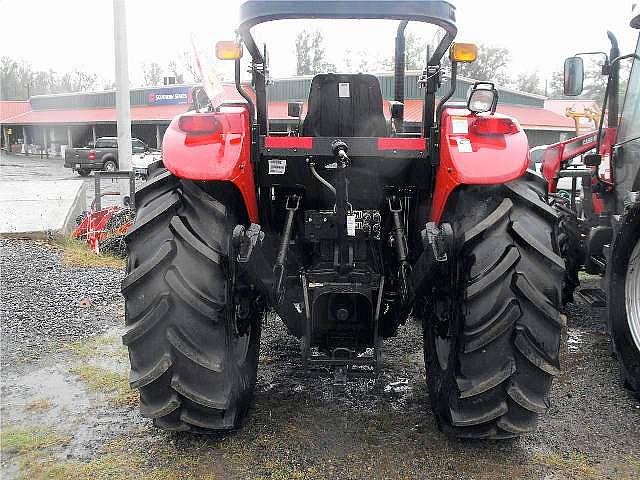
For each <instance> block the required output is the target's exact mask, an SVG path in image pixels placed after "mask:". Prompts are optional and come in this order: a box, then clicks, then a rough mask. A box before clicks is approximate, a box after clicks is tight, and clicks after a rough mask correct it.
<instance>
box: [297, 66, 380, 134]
mask: <svg viewBox="0 0 640 480" xmlns="http://www.w3.org/2000/svg"><path fill="white" fill-rule="evenodd" d="M387 134H388V132H387V122H386V120H385V118H384V113H383V112H382V92H381V91H380V83H379V82H378V79H377V78H376V77H374V76H373V75H365V74H361V73H358V74H336V73H324V74H321V75H316V76H315V77H313V80H312V81H311V91H310V92H309V105H308V111H307V116H306V117H305V119H304V123H303V124H302V135H303V136H305V137H386V136H387Z"/></svg>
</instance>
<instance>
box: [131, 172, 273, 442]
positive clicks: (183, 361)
mask: <svg viewBox="0 0 640 480" xmlns="http://www.w3.org/2000/svg"><path fill="white" fill-rule="evenodd" d="M136 204H137V208H138V210H137V215H136V220H135V223H134V225H133V227H132V229H131V230H130V231H129V233H128V234H127V236H126V242H127V246H128V250H129V259H128V268H127V270H128V275H127V276H126V277H125V278H124V280H123V282H122V293H123V295H124V297H125V306H126V315H125V318H126V325H127V327H126V331H125V334H124V336H123V343H124V344H125V345H126V346H127V347H128V349H129V359H130V362H131V373H130V378H129V381H130V385H131V387H132V388H137V389H138V390H139V392H140V411H141V413H142V415H143V416H145V417H149V418H152V419H153V421H154V424H155V425H156V426H157V427H159V428H162V429H165V430H173V431H196V432H207V431H218V430H228V429H232V428H236V427H238V425H239V424H240V422H241V421H242V419H243V417H244V416H245V414H246V413H247V410H248V409H249V406H250V403H251V398H252V395H253V389H254V386H255V382H256V373H257V365H258V350H259V343H260V320H261V318H260V315H261V312H260V311H259V309H258V308H257V307H256V309H254V310H251V313H250V315H248V316H243V319H242V328H241V329H239V325H240V324H241V321H240V319H239V318H238V317H237V315H236V309H235V308H232V303H233V302H232V299H231V298H230V296H231V291H230V290H231V289H230V283H231V281H232V278H231V274H230V271H231V268H230V265H229V261H228V255H229V249H230V242H231V234H232V231H233V228H234V227H235V225H236V221H237V217H236V215H237V213H236V212H234V211H232V209H231V208H228V207H225V206H224V205H223V204H222V203H221V201H220V199H217V198H215V197H214V195H210V194H208V193H207V192H205V191H204V190H203V189H202V188H201V186H200V185H199V184H197V183H196V182H191V181H187V180H179V179H178V178H176V177H174V176H173V175H172V174H171V173H170V172H168V171H167V170H166V169H164V168H161V167H158V168H154V169H153V171H152V172H151V175H150V179H149V181H148V182H147V183H146V185H145V186H144V187H143V188H141V189H140V190H139V191H138V192H137V193H136ZM253 296H254V295H253V294H252V298H253ZM255 303H256V305H257V302H255Z"/></svg>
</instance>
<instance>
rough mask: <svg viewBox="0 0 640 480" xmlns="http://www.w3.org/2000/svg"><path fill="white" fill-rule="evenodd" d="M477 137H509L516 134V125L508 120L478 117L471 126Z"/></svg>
mask: <svg viewBox="0 0 640 480" xmlns="http://www.w3.org/2000/svg"><path fill="white" fill-rule="evenodd" d="M471 130H472V131H473V132H474V133H475V134H477V135H511V134H513V133H518V132H519V131H520V129H519V128H518V125H517V124H516V123H515V122H514V121H513V120H511V119H510V118H499V117H478V118H476V119H475V120H474V121H473V123H472V124H471Z"/></svg>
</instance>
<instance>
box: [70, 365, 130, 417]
mask: <svg viewBox="0 0 640 480" xmlns="http://www.w3.org/2000/svg"><path fill="white" fill-rule="evenodd" d="M71 373H73V374H74V375H77V376H78V377H80V380H82V382H84V383H85V385H87V387H88V388H89V390H92V391H94V392H101V393H104V394H106V395H107V396H108V400H109V403H111V404H112V405H114V406H117V407H124V406H129V407H133V406H135V405H137V403H138V392H137V391H136V390H132V389H131V388H130V387H129V380H128V378H127V376H126V375H123V374H122V373H118V372H114V371H111V370H107V369H106V368H102V367H97V366H95V365H81V366H78V367H75V368H72V369H71Z"/></svg>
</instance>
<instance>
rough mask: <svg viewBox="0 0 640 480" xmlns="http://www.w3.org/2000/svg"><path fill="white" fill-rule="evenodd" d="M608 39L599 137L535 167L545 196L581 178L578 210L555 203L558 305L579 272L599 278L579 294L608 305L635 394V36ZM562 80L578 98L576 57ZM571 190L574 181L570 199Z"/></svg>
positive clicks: (639, 325)
mask: <svg viewBox="0 0 640 480" xmlns="http://www.w3.org/2000/svg"><path fill="white" fill-rule="evenodd" d="M632 17H633V18H632V20H631V26H632V27H634V28H640V11H638V10H636V11H635V13H634V14H633V16H632ZM608 36H609V40H610V42H611V51H610V53H609V55H608V56H607V55H606V54H602V55H604V56H605V58H606V60H605V64H604V66H603V73H604V74H606V75H608V82H607V88H606V92H605V99H604V103H605V107H607V108H606V113H607V126H606V127H605V126H604V122H603V120H601V122H600V126H599V130H598V132H592V133H589V134H585V135H582V136H580V137H577V138H575V139H571V140H568V141H566V142H563V143H560V144H556V145H551V146H550V147H549V148H548V149H547V150H546V152H545V154H544V159H543V167H542V170H543V173H544V176H545V177H546V178H547V179H548V180H549V191H550V193H551V196H552V197H553V194H554V192H555V187H556V184H557V181H558V179H559V178H561V177H565V176H569V177H573V178H578V177H581V178H582V187H583V194H582V202H581V203H582V207H583V208H582V211H581V212H578V211H577V210H576V209H575V204H574V203H573V201H572V202H571V204H570V205H569V204H568V202H567V201H564V205H562V204H561V202H558V199H557V198H556V201H555V207H556V208H558V210H559V213H560V215H561V234H560V237H559V238H560V247H561V251H562V256H563V257H564V258H565V259H566V265H567V270H566V281H565V289H564V293H565V295H564V297H565V301H569V300H571V298H572V294H573V289H574V288H575V287H577V286H578V284H579V282H578V270H579V269H582V268H584V269H585V270H586V271H587V272H588V273H592V274H598V275H602V276H603V288H604V295H602V293H600V294H598V290H595V291H594V290H592V289H590V290H588V291H587V295H586V296H587V299H588V300H596V301H598V302H599V303H601V304H602V303H604V302H606V303H607V305H608V323H609V330H610V332H611V336H612V339H613V344H614V349H615V351H616V353H617V355H618V357H619V359H620V361H621V366H622V372H623V376H624V380H625V382H626V383H627V384H628V385H629V386H630V387H631V388H632V389H633V390H635V392H636V393H638V394H640V37H639V39H638V43H637V45H636V49H635V53H631V54H628V55H620V51H619V48H618V42H617V40H616V38H615V36H614V35H613V34H612V33H611V32H608ZM583 55H584V54H583ZM625 60H626V61H631V62H632V65H631V73H630V76H629V80H628V83H627V88H626V91H625V92H624V104H623V107H622V111H621V113H619V110H620V109H619V105H618V104H619V100H618V98H619V94H620V79H619V76H620V72H619V70H620V62H622V61H625ZM564 79H565V87H564V88H565V94H566V95H579V94H581V93H582V89H583V79H584V67H583V61H582V58H581V56H580V55H578V56H575V57H571V58H568V59H567V60H566V61H565V72H564ZM602 110H603V112H604V111H605V108H603V109H602ZM590 150H594V152H595V153H588V154H586V155H584V157H583V160H584V164H583V165H582V166H576V165H574V166H572V167H569V166H568V161H569V160H570V159H571V158H573V157H575V156H577V155H578V154H582V153H586V152H588V151H590ZM576 167H577V168H576ZM575 193H576V192H575V182H574V191H573V192H572V193H571V194H570V197H571V198H572V199H573V198H575ZM552 203H554V202H552ZM598 297H600V298H598Z"/></svg>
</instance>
